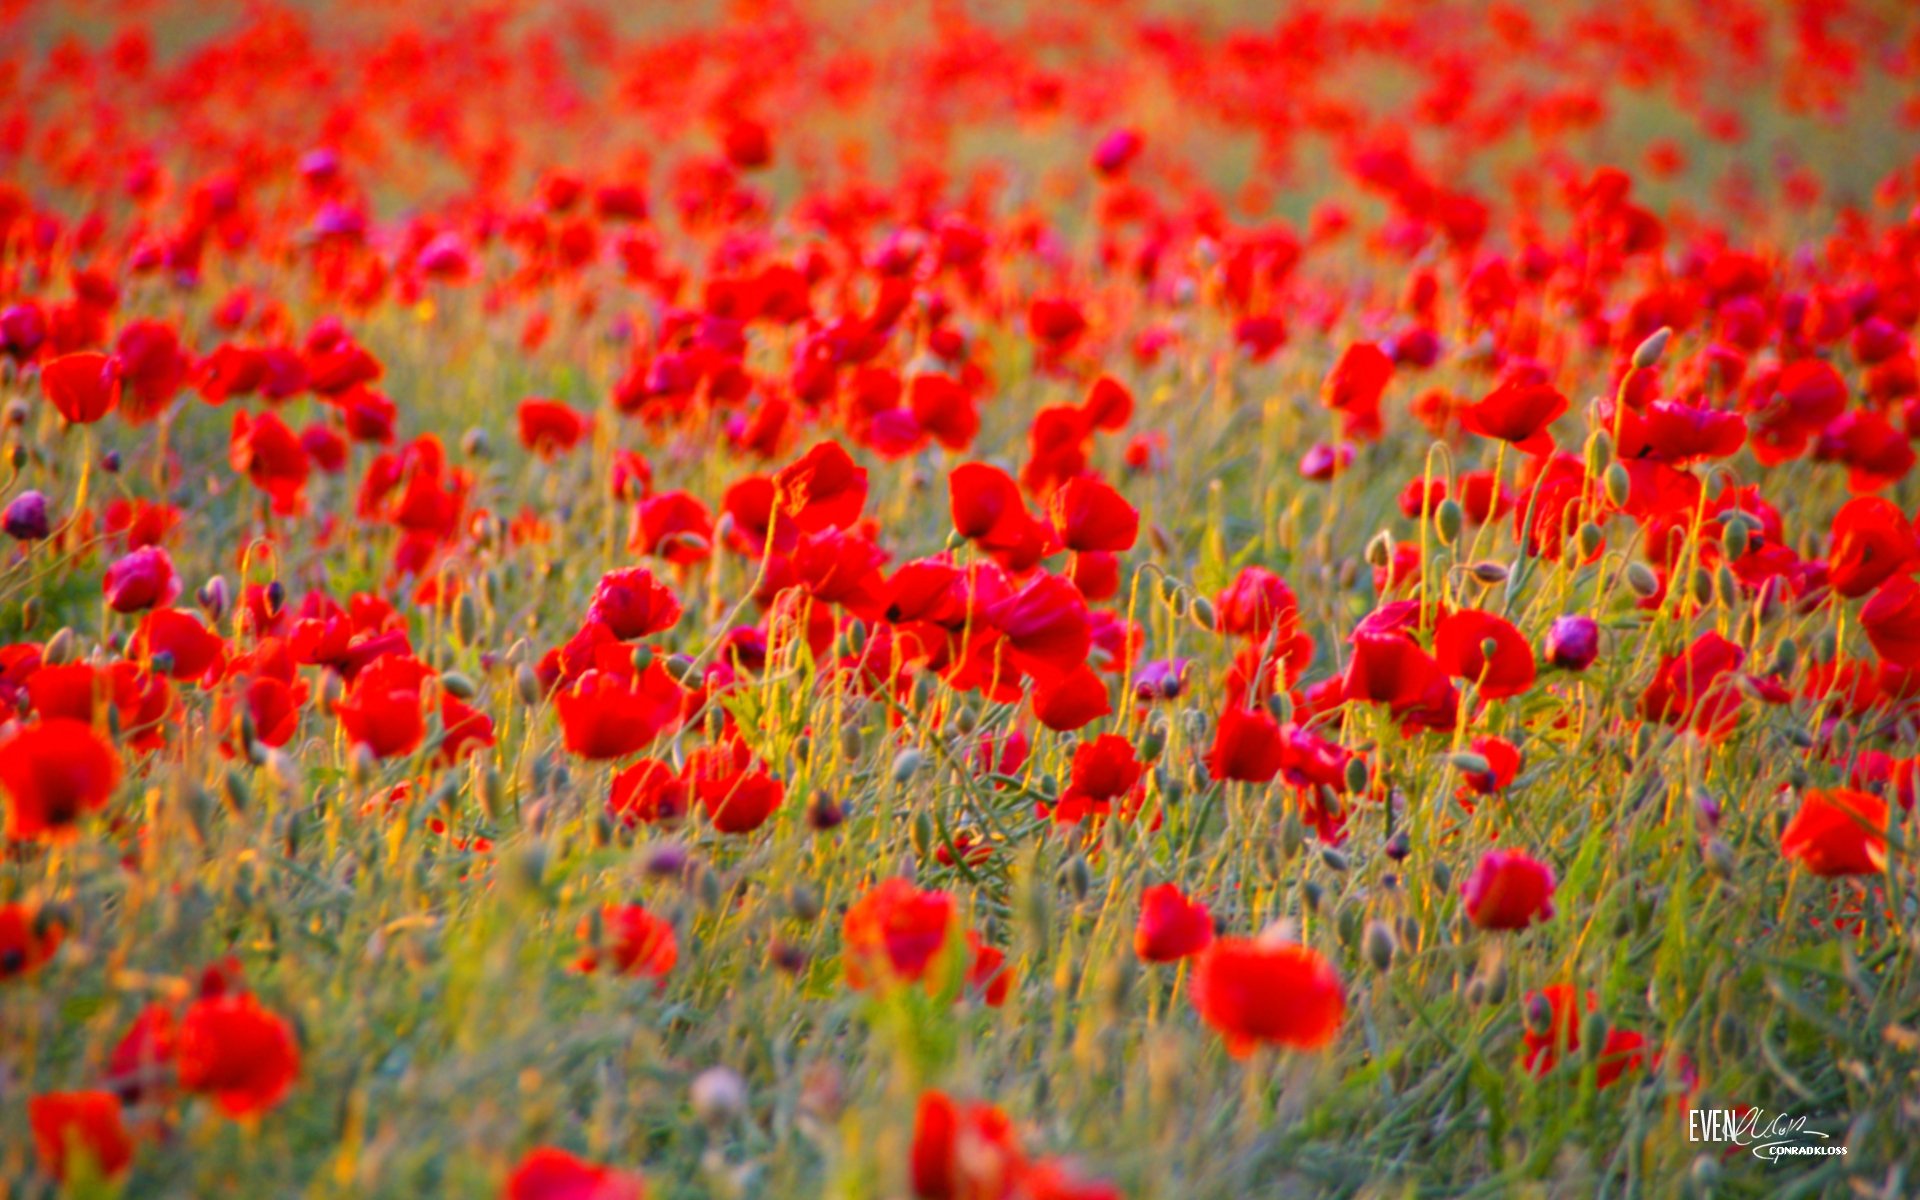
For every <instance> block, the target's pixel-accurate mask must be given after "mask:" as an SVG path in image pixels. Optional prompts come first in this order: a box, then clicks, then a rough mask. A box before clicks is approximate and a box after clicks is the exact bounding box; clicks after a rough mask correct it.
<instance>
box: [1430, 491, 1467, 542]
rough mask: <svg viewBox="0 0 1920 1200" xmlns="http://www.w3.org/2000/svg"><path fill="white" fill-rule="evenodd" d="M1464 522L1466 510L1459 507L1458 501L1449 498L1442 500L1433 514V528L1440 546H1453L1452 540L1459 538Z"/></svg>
mask: <svg viewBox="0 0 1920 1200" xmlns="http://www.w3.org/2000/svg"><path fill="white" fill-rule="evenodd" d="M1465 522H1466V510H1464V509H1462V508H1461V507H1460V502H1459V501H1457V500H1455V499H1454V498H1453V497H1451V496H1449V497H1447V498H1446V499H1445V500H1442V501H1441V502H1440V507H1439V508H1438V509H1437V510H1435V512H1434V514H1433V528H1434V531H1435V532H1436V533H1438V534H1439V535H1440V544H1441V545H1443V546H1451V545H1453V542H1454V539H1455V538H1458V537H1459V536H1460V528H1461V526H1462V525H1463V524H1465Z"/></svg>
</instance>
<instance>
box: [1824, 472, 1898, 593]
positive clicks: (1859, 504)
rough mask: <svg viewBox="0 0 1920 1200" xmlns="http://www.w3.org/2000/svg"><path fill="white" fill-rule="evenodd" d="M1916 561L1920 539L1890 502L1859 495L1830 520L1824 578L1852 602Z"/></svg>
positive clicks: (1896, 506) (1841, 507)
mask: <svg viewBox="0 0 1920 1200" xmlns="http://www.w3.org/2000/svg"><path fill="white" fill-rule="evenodd" d="M1917 560H1920V538H1916V537H1915V535H1914V530H1913V525H1912V523H1911V522H1909V521H1908V520H1907V516H1906V514H1905V513H1903V512H1901V511H1900V508H1899V506H1898V505H1896V504H1894V503H1893V502H1892V501H1891V500H1885V499H1882V498H1881V497H1879V496H1859V497H1856V498H1855V499H1852V500H1849V501H1847V502H1846V503H1845V504H1843V505H1841V506H1840V511H1839V512H1838V513H1836V514H1835V515H1834V518H1833V542H1832V545H1831V547H1830V549H1829V550H1828V552H1827V578H1828V580H1829V581H1830V582H1831V583H1832V584H1833V590H1834V591H1836V592H1839V593H1840V594H1841V595H1842V596H1845V597H1847V598H1848V599H1850V600H1851V599H1857V598H1859V597H1861V596H1864V595H1866V594H1867V593H1868V592H1871V591H1872V590H1873V589H1875V588H1877V587H1879V586H1880V585H1881V584H1883V583H1885V582H1886V581H1887V580H1888V579H1891V578H1892V577H1893V576H1895V575H1897V574H1899V573H1901V572H1902V571H1905V570H1907V569H1908V568H1909V567H1910V566H1912V565H1914V564H1915V563H1916V561H1917Z"/></svg>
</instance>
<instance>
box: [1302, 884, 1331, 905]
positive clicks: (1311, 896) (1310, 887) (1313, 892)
mask: <svg viewBox="0 0 1920 1200" xmlns="http://www.w3.org/2000/svg"><path fill="white" fill-rule="evenodd" d="M1326 894H1327V889H1326V888H1324V887H1322V886H1321V885H1320V881H1319V880H1317V879H1309V880H1307V881H1306V882H1305V883H1304V884H1302V885H1300V899H1301V901H1302V902H1303V903H1304V904H1306V906H1307V911H1308V912H1316V913H1317V912H1319V911H1320V900H1321V898H1322V897H1324V896H1325V895H1326Z"/></svg>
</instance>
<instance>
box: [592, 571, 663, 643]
mask: <svg viewBox="0 0 1920 1200" xmlns="http://www.w3.org/2000/svg"><path fill="white" fill-rule="evenodd" d="M587 619H588V620H590V621H598V622H600V623H601V624H602V625H605V626H606V627H607V628H608V629H610V630H612V631H613V636H614V637H616V638H619V639H620V640H621V641H623V642H630V641H632V640H633V639H635V638H643V637H648V636H650V635H652V634H656V633H663V632H665V631H666V630H668V629H671V628H673V626H674V623H675V622H677V621H679V619H680V599H679V597H677V596H675V595H674V594H673V589H672V588H670V587H668V586H667V585H666V584H664V583H661V582H660V581H659V580H658V579H655V578H654V576H653V572H652V571H649V570H647V569H646V568H645V567H627V568H624V569H622V570H618V571H608V572H607V573H606V574H605V575H602V576H601V577H600V582H599V583H598V584H597V585H596V586H595V587H594V589H593V601H592V603H591V604H589V605H588V607H587Z"/></svg>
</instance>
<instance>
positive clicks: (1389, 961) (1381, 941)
mask: <svg viewBox="0 0 1920 1200" xmlns="http://www.w3.org/2000/svg"><path fill="white" fill-rule="evenodd" d="M1362 944H1363V946H1364V947H1365V950H1366V955H1367V961H1368V962H1370V963H1372V964H1373V969H1374V970H1376V971H1380V972H1382V973H1384V972H1385V971H1386V970H1387V968H1388V967H1391V966H1392V965H1393V952H1394V950H1395V948H1396V947H1395V945H1394V938H1393V929H1392V927H1390V926H1389V925H1388V924H1387V923H1386V922H1385V921H1379V920H1374V921H1368V922H1367V934H1366V938H1365V939H1364V941H1363V943H1362Z"/></svg>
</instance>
